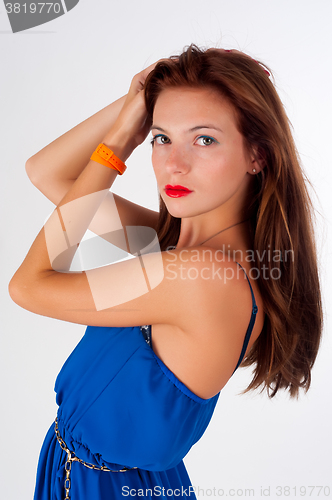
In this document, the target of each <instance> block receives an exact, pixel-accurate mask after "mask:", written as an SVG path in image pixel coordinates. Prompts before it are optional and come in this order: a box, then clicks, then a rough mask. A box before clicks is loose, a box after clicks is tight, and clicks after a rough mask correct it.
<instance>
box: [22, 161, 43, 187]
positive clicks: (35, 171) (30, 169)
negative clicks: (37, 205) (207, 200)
mask: <svg viewBox="0 0 332 500" xmlns="http://www.w3.org/2000/svg"><path fill="white" fill-rule="evenodd" d="M25 171H26V173H27V176H28V177H29V179H30V181H31V182H32V184H33V185H34V186H36V187H37V184H38V182H39V178H40V175H39V168H38V165H37V163H36V160H35V159H34V157H33V156H31V158H29V159H28V160H27V161H26V162H25Z"/></svg>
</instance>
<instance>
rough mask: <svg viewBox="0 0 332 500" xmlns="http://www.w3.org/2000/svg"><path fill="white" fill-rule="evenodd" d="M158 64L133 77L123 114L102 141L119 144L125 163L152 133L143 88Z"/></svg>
mask: <svg viewBox="0 0 332 500" xmlns="http://www.w3.org/2000/svg"><path fill="white" fill-rule="evenodd" d="M157 62H159V61H157ZM157 62H155V63H153V64H151V65H150V66H149V67H148V68H146V69H144V70H143V71H140V72H139V73H137V74H136V75H135V76H134V77H133V79H132V81H131V84H130V88H129V92H128V94H127V97H126V100H125V102H124V104H123V107H122V109H121V112H120V113H119V116H118V118H117V120H116V122H115V123H114V125H113V126H112V128H111V129H110V130H109V132H108V133H107V135H106V136H105V138H104V140H103V141H102V142H104V143H105V144H106V145H113V146H114V145H117V144H119V150H120V151H121V156H120V157H121V160H123V161H126V159H127V158H128V157H129V156H130V155H131V153H132V152H133V151H134V149H135V148H136V147H137V146H139V145H140V144H142V142H143V141H144V140H145V138H146V137H147V135H148V133H149V131H150V127H151V119H150V118H149V117H148V114H147V111H146V106H145V101H144V92H143V88H144V83H145V80H146V78H147V76H148V74H149V73H150V72H151V71H152V70H153V69H154V67H155V66H156V64H157Z"/></svg>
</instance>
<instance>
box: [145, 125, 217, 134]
mask: <svg viewBox="0 0 332 500" xmlns="http://www.w3.org/2000/svg"><path fill="white" fill-rule="evenodd" d="M202 128H210V129H213V130H218V131H219V132H223V130H221V129H220V128H218V127H215V126H214V125H197V126H196V127H193V128H191V129H189V130H188V132H195V130H199V129H202ZM151 129H155V130H160V132H165V133H166V130H164V129H163V128H161V127H158V125H154V124H152V126H151Z"/></svg>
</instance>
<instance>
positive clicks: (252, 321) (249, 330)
mask: <svg viewBox="0 0 332 500" xmlns="http://www.w3.org/2000/svg"><path fill="white" fill-rule="evenodd" d="M237 264H239V263H238V262H237ZM239 266H240V267H241V269H242V270H243V272H244V274H245V276H246V278H247V280H248V283H249V286H250V291H251V297H252V312H251V318H250V322H249V325H248V328H247V332H246V335H245V337H244V342H243V346H242V350H241V354H240V357H239V360H238V362H237V365H236V367H235V370H234V372H235V371H236V370H237V368H238V367H239V365H240V364H241V362H242V360H243V358H244V354H245V352H246V350H247V347H248V343H249V340H250V337H251V333H252V329H253V327H254V324H255V321H256V314H257V311H258V307H257V304H256V300H255V295H254V292H253V289H252V286H251V283H250V281H249V278H248V276H247V273H246V272H245V270H244V269H243V267H242V266H241V264H239ZM234 372H233V373H232V375H233V374H234Z"/></svg>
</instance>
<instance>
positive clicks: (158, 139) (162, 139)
mask: <svg viewBox="0 0 332 500" xmlns="http://www.w3.org/2000/svg"><path fill="white" fill-rule="evenodd" d="M155 143H156V144H168V143H169V138H168V137H167V136H166V135H162V134H159V135H155V136H154V137H153V138H152V141H151V144H152V145H153V144H155Z"/></svg>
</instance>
